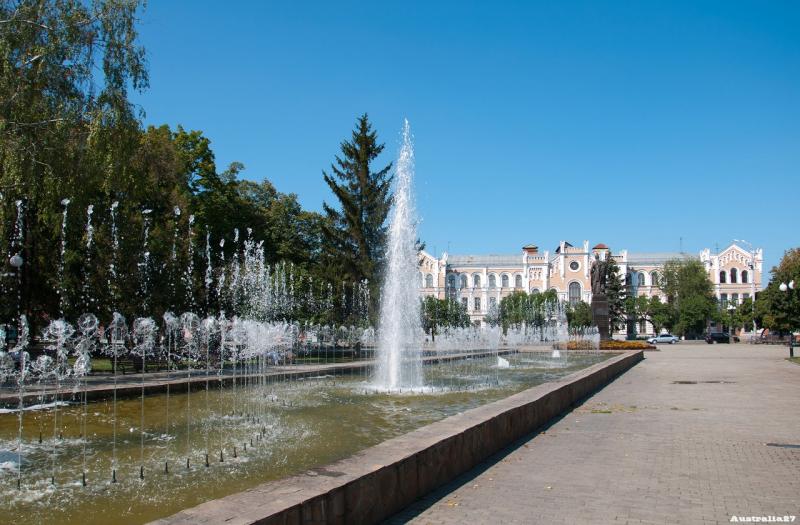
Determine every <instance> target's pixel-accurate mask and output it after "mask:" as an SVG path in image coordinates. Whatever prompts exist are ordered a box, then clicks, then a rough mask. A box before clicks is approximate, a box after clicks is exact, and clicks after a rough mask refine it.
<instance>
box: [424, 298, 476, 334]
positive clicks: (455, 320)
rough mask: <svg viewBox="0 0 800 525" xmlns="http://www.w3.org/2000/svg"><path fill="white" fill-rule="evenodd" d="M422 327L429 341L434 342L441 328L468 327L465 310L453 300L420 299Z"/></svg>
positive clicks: (467, 315) (467, 316) (467, 317)
mask: <svg viewBox="0 0 800 525" xmlns="http://www.w3.org/2000/svg"><path fill="white" fill-rule="evenodd" d="M420 311H421V314H422V327H423V329H424V330H425V333H427V334H430V336H431V340H432V341H435V340H436V334H438V333H439V330H440V329H441V328H459V327H465V326H469V324H470V322H469V314H467V309H466V308H465V307H464V305H462V304H461V303H459V302H458V301H456V300H455V299H437V298H436V297H432V296H427V297H425V298H424V299H422V308H421V309H420Z"/></svg>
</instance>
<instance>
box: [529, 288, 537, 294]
mask: <svg viewBox="0 0 800 525" xmlns="http://www.w3.org/2000/svg"><path fill="white" fill-rule="evenodd" d="M531 293H532V294H537V293H539V289H538V288H534V289H533V290H531Z"/></svg>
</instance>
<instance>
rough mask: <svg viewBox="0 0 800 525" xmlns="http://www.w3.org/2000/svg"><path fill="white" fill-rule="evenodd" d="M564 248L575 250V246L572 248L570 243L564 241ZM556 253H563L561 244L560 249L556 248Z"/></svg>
mask: <svg viewBox="0 0 800 525" xmlns="http://www.w3.org/2000/svg"><path fill="white" fill-rule="evenodd" d="M564 248H565V249H566V248H574V246H572V245H571V244H570V243H569V242H567V241H564ZM556 253H561V245H560V244H559V245H558V248H556Z"/></svg>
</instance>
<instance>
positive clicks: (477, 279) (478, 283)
mask: <svg viewBox="0 0 800 525" xmlns="http://www.w3.org/2000/svg"><path fill="white" fill-rule="evenodd" d="M472 286H474V287H475V288H480V287H481V275H480V274H479V273H476V274H475V275H473V276H472Z"/></svg>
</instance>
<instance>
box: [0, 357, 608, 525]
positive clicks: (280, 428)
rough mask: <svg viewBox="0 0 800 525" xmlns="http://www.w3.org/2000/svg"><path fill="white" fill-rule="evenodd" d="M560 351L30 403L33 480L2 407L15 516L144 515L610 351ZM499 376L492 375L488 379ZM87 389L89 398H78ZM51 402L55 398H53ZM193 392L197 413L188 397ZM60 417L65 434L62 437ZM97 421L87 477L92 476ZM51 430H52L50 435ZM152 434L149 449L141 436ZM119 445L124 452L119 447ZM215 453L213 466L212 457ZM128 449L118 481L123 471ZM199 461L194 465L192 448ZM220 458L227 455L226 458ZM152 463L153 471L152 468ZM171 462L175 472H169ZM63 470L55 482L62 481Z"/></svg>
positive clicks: (7, 491)
mask: <svg viewBox="0 0 800 525" xmlns="http://www.w3.org/2000/svg"><path fill="white" fill-rule="evenodd" d="M607 355H608V354H597V353H595V354H584V355H575V356H571V357H570V359H569V360H566V361H565V360H558V361H554V360H552V359H550V357H549V354H548V353H537V354H528V353H517V354H509V355H506V356H505V357H504V359H505V360H506V361H508V366H504V367H502V368H498V367H497V358H496V357H486V358H480V359H463V360H461V361H458V362H455V363H453V362H451V363H448V364H447V365H446V366H443V365H430V366H426V367H425V368H426V370H425V372H426V374H425V376H426V385H427V386H428V387H429V388H428V389H427V390H426V392H427V393H418V392H417V393H413V394H407V395H398V393H397V392H392V393H391V394H386V393H380V392H377V391H375V390H372V389H370V388H368V387H369V386H370V383H369V380H368V378H365V377H364V376H359V375H353V376H338V377H336V378H335V381H333V380H331V379H332V378H330V377H326V376H320V377H317V378H307V379H292V380H286V381H278V382H272V383H269V384H265V383H255V384H250V385H247V386H245V385H243V384H240V385H239V386H238V387H237V388H236V389H234V388H224V389H219V388H218V387H217V386H214V385H215V384H214V383H213V382H212V388H210V389H209V390H208V391H204V390H199V391H195V392H192V394H191V400H189V399H188V396H187V395H186V393H185V392H183V393H175V391H173V393H172V394H171V396H169V398H167V396H166V395H161V394H159V395H151V396H146V397H145V398H144V414H145V419H144V425H145V426H144V433H143V434H140V423H141V419H140V418H141V413H142V412H141V409H142V406H141V400H140V399H136V398H134V399H127V400H118V401H117V405H116V412H117V413H116V428H117V430H116V432H117V434H118V436H117V440H116V450H114V451H112V447H113V444H112V443H113V440H112V431H113V430H112V427H113V426H114V425H113V421H112V403H111V401H110V400H108V401H98V402H93V403H89V404H88V411H87V412H88V417H87V419H86V422H85V423H83V424H82V415H83V405H82V404H80V403H75V404H69V405H66V406H61V407H59V410H58V411H55V410H53V409H52V408H50V409H47V408H45V409H39V410H27V411H26V413H25V426H24V428H23V440H22V443H23V448H22V458H23V459H22V461H23V463H22V467H23V469H22V472H23V476H22V486H21V488H20V489H17V485H16V480H17V465H16V458H17V452H18V451H17V448H16V447H17V442H18V440H17V430H18V429H17V414H15V413H13V411H10V410H6V411H5V412H6V413H3V414H0V450H2V451H4V452H2V453H0V465H2V469H1V470H0V477H1V478H2V484H0V498H2V500H3V501H4V513H3V516H2V518H0V521H4V522H8V523H45V524H46V523H60V524H69V523H81V524H94V523H98V524H99V523H108V522H109V521H112V522H114V523H143V522H147V521H150V520H153V519H156V518H159V517H162V516H166V515H170V514H173V513H175V512H177V511H179V510H181V509H183V508H186V507H189V506H192V505H196V504H198V503H201V502H203V501H207V500H210V499H214V498H219V497H222V496H225V495H228V494H231V493H234V492H238V491H241V490H245V489H247V488H249V487H252V486H254V485H256V484H258V483H262V482H265V481H270V480H275V479H280V478H283V477H286V476H289V475H292V474H296V473H299V472H303V471H305V470H308V469H311V468H313V467H317V466H322V465H325V464H327V463H330V462H332V461H335V460H338V459H341V458H344V457H347V456H349V455H351V454H353V453H355V452H357V451H359V450H362V449H364V448H367V447H370V446H372V445H375V444H377V443H379V442H381V441H384V440H386V439H389V438H392V437H395V436H398V435H400V434H403V433H406V432H408V431H411V430H413V429H415V428H418V427H421V426H423V425H426V424H429V423H432V422H434V421H437V420H439V419H442V418H445V417H447V416H450V415H453V414H456V413H458V412H462V411H464V410H467V409H470V408H473V407H475V406H478V405H481V404H485V403H488V402H491V401H494V400H497V399H501V398H503V397H506V396H508V395H510V394H512V393H515V392H517V391H521V390H523V389H526V388H529V387H531V386H534V385H537V384H541V383H543V382H546V381H550V380H553V379H556V378H559V377H562V376H564V375H567V374H569V373H571V372H574V371H576V370H579V369H581V368H584V367H586V366H589V365H591V364H594V363H596V362H599V361H602V360H603V359H605V358H606V357H607ZM487 377H492V378H494V380H493V381H491V382H489V383H487V382H486V378H487ZM76 399H77V397H76ZM45 401H46V400H45ZM189 401H190V402H191V412H190V416H189V417H187V402H189ZM54 417H58V422H57V423H56V424H57V427H58V433H57V435H56V437H55V438H54V437H53V426H54V419H53V418H54ZM82 428H85V429H86V433H87V436H88V439H87V440H86V443H85V444H86V447H87V452H86V456H85V457H86V466H85V469H86V472H87V483H86V486H83V483H82V479H81V472H82V471H83V469H84V466H83V464H82V463H83V453H82V448H83V446H84V440H83V439H81V429H82ZM40 432H41V433H42V435H43V436H44V437H43V439H42V442H41V443H40V442H39V435H40ZM141 435H143V436H144V458H143V461H142V458H141V457H140V454H141V449H140V436H141ZM112 452H113V453H112ZM206 454H208V455H209V456H208V459H209V462H208V466H206ZM114 457H115V458H116V473H117V474H116V476H117V482H116V483H113V482H112V478H111V472H112V468H113V463H112V462H113V461H114V459H113V458H114ZM187 457H188V459H189V468H187V467H186V458H187ZM220 459H221V460H222V461H220ZM140 463H142V465H143V466H144V479H141V477H140ZM165 464H168V466H169V472H165ZM52 481H55V483H53V482H52Z"/></svg>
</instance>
